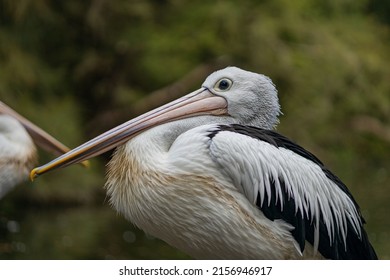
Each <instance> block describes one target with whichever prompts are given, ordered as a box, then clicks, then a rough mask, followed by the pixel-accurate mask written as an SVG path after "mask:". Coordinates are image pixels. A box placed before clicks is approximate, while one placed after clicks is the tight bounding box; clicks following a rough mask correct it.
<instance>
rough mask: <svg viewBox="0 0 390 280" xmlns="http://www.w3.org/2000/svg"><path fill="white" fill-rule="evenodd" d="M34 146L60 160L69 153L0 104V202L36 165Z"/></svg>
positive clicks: (41, 131)
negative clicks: (61, 156) (64, 154)
mask: <svg viewBox="0 0 390 280" xmlns="http://www.w3.org/2000/svg"><path fill="white" fill-rule="evenodd" d="M34 141H35V143H36V144H37V145H38V146H40V147H41V148H43V149H45V150H46V151H48V152H51V153H54V154H55V155H57V156H59V155H61V154H63V153H65V152H67V151H69V149H68V148H67V147H65V146H64V145H63V144H62V143H60V142H59V141H57V140H56V139H54V138H53V137H52V136H50V135H49V134H47V133H46V132H45V131H43V130H42V129H40V128H39V127H37V126H36V125H34V124H33V123H31V122H30V121H28V120H27V119H25V118H24V117H22V116H21V115H19V114H18V113H17V112H15V111H14V110H12V109H11V108H10V107H8V106H7V105H5V104H4V103H3V102H1V101H0V198H2V197H3V196H4V195H5V194H6V193H7V192H8V191H10V190H11V189H12V188H13V187H14V186H16V185H17V184H19V183H21V182H23V181H25V180H28V178H29V173H30V170H31V168H33V167H34V166H35V164H36V163H37V150H36V147H35V145H34Z"/></svg>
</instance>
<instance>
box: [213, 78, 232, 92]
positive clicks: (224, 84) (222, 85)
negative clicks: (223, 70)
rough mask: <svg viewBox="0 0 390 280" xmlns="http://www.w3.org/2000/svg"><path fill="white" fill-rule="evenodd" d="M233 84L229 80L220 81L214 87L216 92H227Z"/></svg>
mask: <svg viewBox="0 0 390 280" xmlns="http://www.w3.org/2000/svg"><path fill="white" fill-rule="evenodd" d="M232 84H233V82H232V81H231V80H229V79H227V78H223V79H220V80H219V81H218V82H217V83H216V84H215V86H214V88H215V89H216V90H219V91H227V90H229V89H230V88H231V87H232Z"/></svg>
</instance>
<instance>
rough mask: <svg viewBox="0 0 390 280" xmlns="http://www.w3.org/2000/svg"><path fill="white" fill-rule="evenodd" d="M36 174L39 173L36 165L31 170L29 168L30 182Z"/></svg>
mask: <svg viewBox="0 0 390 280" xmlns="http://www.w3.org/2000/svg"><path fill="white" fill-rule="evenodd" d="M38 176H39V174H38V167H36V168H34V169H33V170H31V172H30V180H31V182H32V181H34V180H35V179H36V178H37V177H38Z"/></svg>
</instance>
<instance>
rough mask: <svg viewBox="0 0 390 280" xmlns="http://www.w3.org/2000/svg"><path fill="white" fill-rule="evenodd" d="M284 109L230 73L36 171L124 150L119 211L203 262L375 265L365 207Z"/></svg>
mask: <svg viewBox="0 0 390 280" xmlns="http://www.w3.org/2000/svg"><path fill="white" fill-rule="evenodd" d="M279 114H280V107H279V103H278V97H277V91H276V89H275V87H274V85H273V84H272V82H271V80H270V79H269V78H267V77H265V76H263V75H260V74H256V73H252V72H248V71H244V70H241V69H239V68H236V67H228V68H226V69H223V70H220V71H217V72H215V73H213V74H211V75H210V76H209V77H208V78H207V79H206V80H205V82H204V83H203V85H202V88H201V89H199V90H197V91H195V92H193V93H190V94H188V95H186V96H184V97H183V98H181V99H178V100H176V101H173V102H171V103H169V104H167V105H164V106H162V107H160V108H157V109H155V110H153V111H151V112H149V113H146V114H144V115H142V116H140V117H138V118H135V119H133V120H130V121H128V122H126V123H124V124H122V125H120V126H118V127H116V128H113V129H112V130H110V131H108V132H106V133H104V134H102V135H100V136H98V137H96V138H95V139H92V140H91V141H89V142H87V143H85V144H83V145H81V146H80V147H78V148H76V149H74V150H72V151H71V152H69V153H68V154H65V155H64V156H62V157H60V158H58V159H56V160H54V161H52V162H50V163H48V164H46V165H44V166H42V167H39V168H36V169H34V170H33V171H32V173H31V176H32V177H36V176H38V175H40V174H43V173H45V172H47V171H49V170H52V169H55V168H58V167H65V166H68V165H71V164H74V163H77V162H80V161H82V160H85V159H88V158H91V157H93V156H96V155H98V154H101V153H102V152H104V151H107V150H109V149H112V148H113V147H116V146H120V145H122V144H123V145H122V146H120V147H119V148H118V149H117V150H116V151H115V153H114V156H113V158H112V160H111V161H110V163H109V165H108V175H107V183H106V189H107V193H108V195H109V197H110V202H111V204H112V205H113V206H114V208H115V209H117V210H118V211H119V212H121V213H122V214H123V215H124V216H125V217H126V218H127V219H129V220H130V221H131V222H133V223H134V224H135V225H136V226H138V227H139V228H141V229H143V230H144V231H145V232H147V233H149V234H151V235H154V236H156V237H158V238H161V239H162V240H164V241H166V242H167V243H169V244H171V245H172V246H175V247H177V248H179V249H180V250H183V251H184V252H186V253H188V254H189V255H191V256H193V257H195V258H207V259H211V258H229V259H299V258H336V259H343V258H360V259H361V258H363V259H364V258H376V254H375V252H374V250H373V249H372V246H371V244H370V243H369V241H368V238H367V234H366V232H365V231H364V228H363V223H364V221H363V219H362V217H361V215H360V211H359V207H358V206H357V204H356V202H355V201H354V199H353V198H352V196H351V194H350V193H349V191H348V189H347V188H346V187H345V185H344V184H343V183H342V182H341V181H340V180H339V179H338V178H337V177H336V176H335V175H334V174H332V173H331V172H330V171H329V170H328V169H326V167H325V166H324V165H323V164H322V163H321V162H320V161H319V160H318V159H317V158H316V157H315V156H314V155H312V154H311V153H309V152H307V151H306V150H304V149H303V148H302V147H300V146H298V145H297V144H295V143H293V142H291V141H290V140H288V139H287V138H285V137H283V136H281V135H280V134H278V133H276V132H274V131H272V130H271V129H272V128H273V127H274V126H275V125H276V124H277V122H278V115H279Z"/></svg>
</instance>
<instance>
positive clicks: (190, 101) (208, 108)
mask: <svg viewBox="0 0 390 280" xmlns="http://www.w3.org/2000/svg"><path fill="white" fill-rule="evenodd" d="M199 115H227V101H226V100H225V99H224V98H223V97H220V96H216V95H213V94H212V93H211V92H210V91H209V90H208V89H206V88H200V89H199V90H196V91H194V92H192V93H190V94H187V95H185V96H183V97H181V98H179V99H177V100H175V101H172V102H170V103H168V104H166V105H164V106H161V107H159V108H157V109H154V110H152V111H150V112H148V113H145V114H143V115H141V116H139V117H137V118H134V119H132V120H129V121H127V122H125V123H123V124H121V125H119V126H117V127H115V128H113V129H111V130H109V131H107V132H105V133H103V134H101V135H99V136H97V137H95V138H94V139H92V140H90V141H88V142H86V143H84V144H82V145H80V146H79V147H77V148H75V149H73V150H71V151H69V152H68V153H66V154H64V155H62V156H60V157H58V158H57V159H54V160H53V161H51V162H49V163H47V164H45V165H43V166H40V167H37V168H35V169H33V170H32V171H31V173H30V178H31V179H34V178H36V177H38V176H39V175H42V174H44V173H46V172H48V171H50V170H54V169H57V168H60V167H66V166H69V165H72V164H76V163H79V162H82V161H85V160H87V159H90V158H92V157H95V156H98V155H100V154H102V153H104V152H106V151H109V150H111V149H113V148H115V147H117V146H119V145H121V144H124V143H125V142H127V141H128V140H130V139H131V138H132V137H134V136H136V135H138V134H139V133H141V132H143V131H145V130H147V129H149V128H151V127H153V126H157V125H159V124H163V123H167V122H170V121H174V120H179V119H183V118H188V117H193V116H199Z"/></svg>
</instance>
